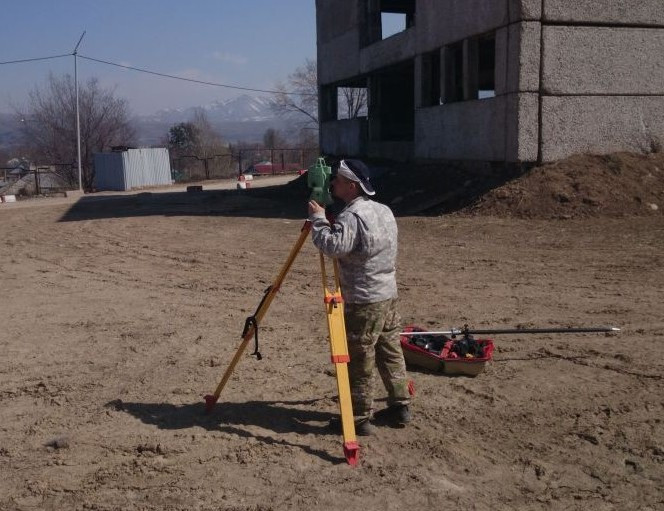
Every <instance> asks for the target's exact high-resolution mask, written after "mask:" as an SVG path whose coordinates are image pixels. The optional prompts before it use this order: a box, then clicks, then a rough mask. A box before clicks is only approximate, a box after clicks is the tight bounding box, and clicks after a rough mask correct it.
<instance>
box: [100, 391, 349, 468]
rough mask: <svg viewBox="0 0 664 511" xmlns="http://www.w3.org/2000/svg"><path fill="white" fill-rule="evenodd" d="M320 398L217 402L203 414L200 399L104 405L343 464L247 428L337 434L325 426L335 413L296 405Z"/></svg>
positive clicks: (169, 426)
mask: <svg viewBox="0 0 664 511" xmlns="http://www.w3.org/2000/svg"><path fill="white" fill-rule="evenodd" d="M317 401H320V400H319V399H312V400H308V401H248V402H245V403H224V402H219V403H217V404H216V406H215V407H214V409H213V410H212V412H211V413H209V414H206V413H205V405H204V403H203V402H202V401H201V402H200V403H195V404H184V405H174V404H170V403H131V402H124V401H122V400H120V399H116V400H113V401H110V402H108V403H106V405H105V406H106V408H110V409H112V410H116V411H122V412H126V413H128V414H130V415H132V416H133V417H135V418H137V419H138V420H140V421H141V422H143V423H145V424H150V425H153V426H156V427H157V428H159V429H164V430H178V429H188V428H193V427H200V428H204V429H206V430H208V431H221V432H225V433H231V434H235V435H238V436H241V437H245V438H249V437H251V438H255V439H256V440H258V441H260V442H262V443H265V444H281V445H288V446H291V447H297V448H299V449H302V450H303V451H305V452H307V453H309V454H312V455H315V456H318V457H320V458H322V459H324V460H326V461H330V462H333V463H345V459H343V458H337V457H335V456H332V455H330V454H329V453H327V452H325V451H320V450H317V449H313V448H311V447H310V446H308V445H306V444H296V443H292V442H289V441H287V440H285V439H283V438H282V439H279V438H273V437H271V436H268V435H258V434H255V433H252V432H251V431H249V430H248V429H247V426H249V427H252V426H257V427H259V428H261V429H264V430H270V431H273V432H274V433H276V434H278V435H285V434H287V433H298V434H301V435H306V434H315V435H326V436H328V435H335V436H338V435H336V434H335V433H334V432H333V431H332V430H330V429H329V427H328V422H329V420H330V419H331V418H332V417H333V416H334V414H331V413H327V412H320V411H317V410H307V409H302V408H296V407H297V406H307V405H312V404H315V403H316V402H317Z"/></svg>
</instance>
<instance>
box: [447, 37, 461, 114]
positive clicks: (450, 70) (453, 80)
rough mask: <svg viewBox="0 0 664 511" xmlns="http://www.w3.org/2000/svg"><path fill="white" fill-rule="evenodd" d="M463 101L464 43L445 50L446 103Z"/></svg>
mask: <svg viewBox="0 0 664 511" xmlns="http://www.w3.org/2000/svg"><path fill="white" fill-rule="evenodd" d="M462 100H463V42H458V43H455V44H452V45H450V46H447V47H446V48H445V103H453V102H455V101H462Z"/></svg>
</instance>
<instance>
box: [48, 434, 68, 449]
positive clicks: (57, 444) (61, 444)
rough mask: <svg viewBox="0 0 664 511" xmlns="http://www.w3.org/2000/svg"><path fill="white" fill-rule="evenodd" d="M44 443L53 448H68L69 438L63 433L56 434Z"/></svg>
mask: <svg viewBox="0 0 664 511" xmlns="http://www.w3.org/2000/svg"><path fill="white" fill-rule="evenodd" d="M44 445H45V446H46V447H52V448H53V449H67V448H69V438H68V437H67V436H65V435H62V436H56V437H55V438H51V439H50V440H49V441H48V442H46V443H45V444H44Z"/></svg>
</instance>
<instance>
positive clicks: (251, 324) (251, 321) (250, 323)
mask: <svg viewBox="0 0 664 511" xmlns="http://www.w3.org/2000/svg"><path fill="white" fill-rule="evenodd" d="M250 328H253V329H254V352H253V353H251V356H252V357H253V356H254V355H256V360H261V359H262V358H263V355H261V354H260V351H258V323H257V322H256V316H249V317H248V318H247V319H246V320H245V321H244V330H243V331H242V337H244V336H245V335H247V332H249V329H250Z"/></svg>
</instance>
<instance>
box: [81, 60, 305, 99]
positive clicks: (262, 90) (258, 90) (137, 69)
mask: <svg viewBox="0 0 664 511" xmlns="http://www.w3.org/2000/svg"><path fill="white" fill-rule="evenodd" d="M79 57H80V58H82V59H86V60H91V61H93V62H99V63H101V64H107V65H109V66H116V67H121V68H124V69H131V70H132V71H139V72H141V73H147V74H151V75H156V76H161V77H163V78H171V79H173V80H182V81H183V82H192V83H199V84H202V85H212V86H214V87H224V88H227V89H237V90H246V91H251V92H266V93H269V94H287V95H291V96H316V94H313V93H307V92H284V91H275V90H266V89H252V88H250V87H240V86H238V85H228V84H224V83H215V82H206V81H204V80H195V79H193V78H183V77H181V76H174V75H169V74H166V73H158V72H157V71H150V70H149V69H142V68H140V67H133V66H126V65H124V64H118V63H116V62H109V61H107V60H101V59H95V58H93V57H86V56H85V55H79Z"/></svg>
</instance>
